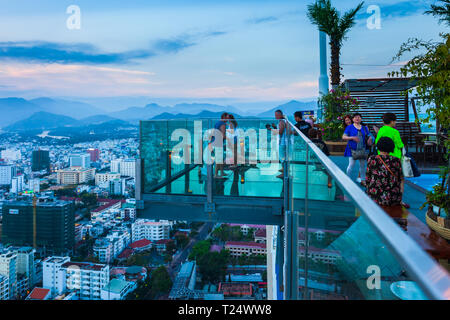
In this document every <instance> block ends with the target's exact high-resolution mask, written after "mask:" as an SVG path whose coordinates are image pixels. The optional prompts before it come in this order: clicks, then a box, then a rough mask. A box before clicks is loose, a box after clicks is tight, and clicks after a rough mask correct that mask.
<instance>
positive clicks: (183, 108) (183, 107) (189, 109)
mask: <svg viewBox="0 0 450 320" xmlns="http://www.w3.org/2000/svg"><path fill="white" fill-rule="evenodd" d="M173 109H175V110H176V111H177V112H181V113H187V114H197V113H200V112H202V111H211V112H216V113H217V112H222V113H223V112H230V113H233V114H235V113H236V114H239V113H241V111H240V110H238V109H236V108H235V107H233V106H221V105H218V104H211V103H180V104H176V105H175V106H173ZM171 113H172V112H171Z"/></svg>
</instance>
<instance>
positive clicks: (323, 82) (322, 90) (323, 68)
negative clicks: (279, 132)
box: [318, 31, 329, 122]
mask: <svg viewBox="0 0 450 320" xmlns="http://www.w3.org/2000/svg"><path fill="white" fill-rule="evenodd" d="M319 50H320V76H319V96H322V95H324V94H327V93H328V83H329V80H328V70H327V35H326V34H325V32H323V31H319ZM319 108H320V109H319V114H318V118H319V117H320V119H318V120H319V121H320V122H323V121H324V113H323V110H322V108H323V106H319Z"/></svg>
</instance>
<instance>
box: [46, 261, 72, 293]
mask: <svg viewBox="0 0 450 320" xmlns="http://www.w3.org/2000/svg"><path fill="white" fill-rule="evenodd" d="M67 262H70V257H47V258H45V259H44V261H42V287H43V288H45V289H50V291H51V295H52V297H54V296H57V295H60V294H62V293H63V292H65V291H66V279H65V273H64V272H63V270H62V266H63V265H64V264H65V263H67Z"/></svg>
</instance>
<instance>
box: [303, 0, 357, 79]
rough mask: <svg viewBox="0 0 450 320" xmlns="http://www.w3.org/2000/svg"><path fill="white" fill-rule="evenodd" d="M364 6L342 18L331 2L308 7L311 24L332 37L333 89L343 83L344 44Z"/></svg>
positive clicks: (321, 2) (331, 68)
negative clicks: (342, 55) (342, 57)
mask: <svg viewBox="0 0 450 320" xmlns="http://www.w3.org/2000/svg"><path fill="white" fill-rule="evenodd" d="M363 5H364V2H361V3H360V4H359V5H358V6H357V7H356V8H355V9H352V10H349V11H347V12H346V13H345V14H344V15H343V16H342V17H341V14H340V13H339V11H337V10H336V8H335V7H333V6H332V5H331V1H330V0H316V2H315V3H313V4H310V5H308V13H307V15H308V18H309V20H310V21H311V23H312V24H315V25H317V26H318V27H319V30H320V31H323V32H325V33H326V34H327V35H328V36H329V37H330V47H331V67H330V72H331V85H332V87H333V88H336V87H337V86H339V85H340V83H341V66H340V63H339V57H340V55H341V47H342V44H343V42H344V40H346V39H347V38H346V35H347V33H348V32H349V30H350V29H351V28H352V27H353V26H354V25H355V16H356V14H357V13H358V11H359V10H360V9H361V8H362V6H363Z"/></svg>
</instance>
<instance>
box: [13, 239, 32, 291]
mask: <svg viewBox="0 0 450 320" xmlns="http://www.w3.org/2000/svg"><path fill="white" fill-rule="evenodd" d="M9 249H10V250H12V251H15V252H16V254H17V274H19V275H23V276H25V277H26V278H28V284H29V287H30V288H31V287H32V286H33V285H34V284H35V283H36V282H37V281H36V279H35V275H36V269H35V263H34V254H35V252H36V250H35V249H34V248H32V247H16V248H14V247H13V248H9Z"/></svg>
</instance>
